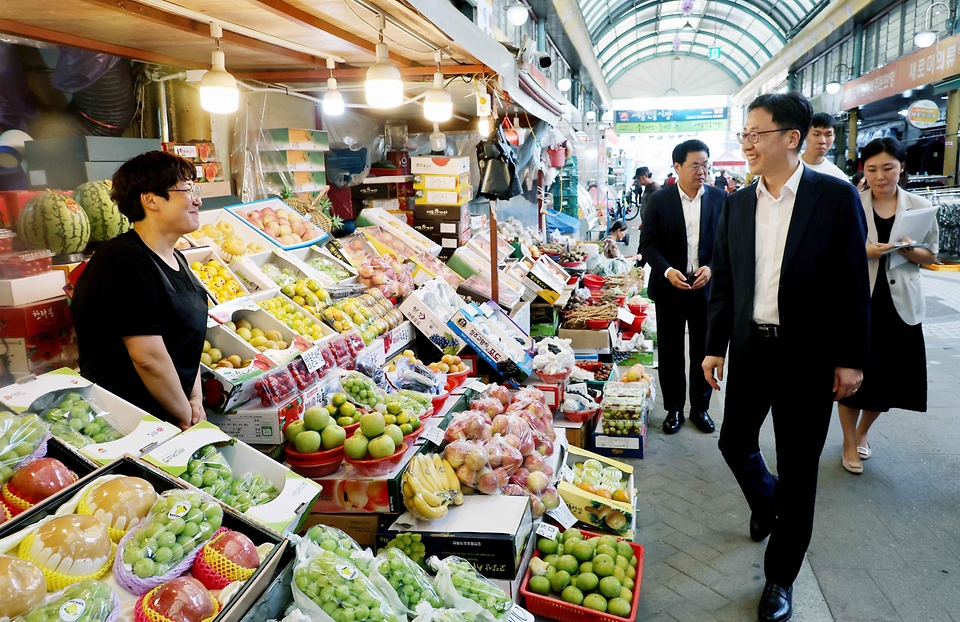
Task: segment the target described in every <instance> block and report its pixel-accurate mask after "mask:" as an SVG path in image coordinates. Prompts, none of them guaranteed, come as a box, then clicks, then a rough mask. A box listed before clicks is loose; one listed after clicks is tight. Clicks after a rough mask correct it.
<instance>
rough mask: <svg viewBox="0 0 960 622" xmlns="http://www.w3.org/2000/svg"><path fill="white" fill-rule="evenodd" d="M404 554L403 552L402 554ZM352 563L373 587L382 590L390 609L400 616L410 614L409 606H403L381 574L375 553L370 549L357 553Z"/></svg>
mask: <svg viewBox="0 0 960 622" xmlns="http://www.w3.org/2000/svg"><path fill="white" fill-rule="evenodd" d="M402 553H403V552H402V551H401V554H402ZM350 561H352V562H353V563H354V565H356V567H357V569H358V570H359V571H360V572H362V573H363V574H364V575H365V576H366V577H367V578H368V579H370V582H371V583H373V585H374V586H375V587H376V588H377V589H378V590H380V593H381V594H383V597H384V598H385V599H386V602H387V604H388V605H390V607H391V608H392V609H393V610H394V611H396V612H397V614H398V615H404V616H405V615H407V614H409V613H410V610H409V609H407V606H406V605H404V604H403V601H402V600H400V595H399V594H398V593H397V590H396V589H395V588H394V587H393V585H391V584H390V582H389V581H387V579H385V578H384V576H383V575H382V574H380V570H379V564H378V563H377V558H376V557H374V556H373V553H371V552H370V550H369V549H367V550H363V551H359V552H355V553H353V554H352V555H351V556H350Z"/></svg>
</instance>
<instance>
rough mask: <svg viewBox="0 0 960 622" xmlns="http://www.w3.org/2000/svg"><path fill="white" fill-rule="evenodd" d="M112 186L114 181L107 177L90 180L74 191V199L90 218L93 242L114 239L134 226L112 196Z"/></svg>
mask: <svg viewBox="0 0 960 622" xmlns="http://www.w3.org/2000/svg"><path fill="white" fill-rule="evenodd" d="M112 187H113V182H111V181H110V180H109V179H107V180H104V181H88V182H87V183H85V184H82V185H80V186H78V187H77V189H76V190H74V191H73V200H74V201H76V202H77V203H79V204H80V207H82V208H83V211H84V212H86V214H87V218H88V219H90V240H91V241H93V242H106V241H107V240H112V239H113V238H115V237H117V236H118V235H120V234H121V233H124V232H125V231H129V230H130V228H131V227H132V225H131V224H130V221H129V220H127V217H126V216H124V215H123V214H122V213H120V209H119V208H118V207H117V204H116V203H114V202H113V199H111V198H110V189H111V188H112Z"/></svg>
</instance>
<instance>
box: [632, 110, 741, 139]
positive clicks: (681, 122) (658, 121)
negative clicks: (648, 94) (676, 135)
mask: <svg viewBox="0 0 960 622" xmlns="http://www.w3.org/2000/svg"><path fill="white" fill-rule="evenodd" d="M728 112H729V109H728V108H701V109H697V110H618V111H617V112H616V113H615V117H614V119H615V120H614V129H616V131H617V133H618V134H654V133H660V132H695V131H703V130H726V129H727V128H729V126H730V117H729V114H728Z"/></svg>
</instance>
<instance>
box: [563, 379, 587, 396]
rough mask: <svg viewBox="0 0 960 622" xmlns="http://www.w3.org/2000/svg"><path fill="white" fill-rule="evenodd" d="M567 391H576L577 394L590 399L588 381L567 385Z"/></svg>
mask: <svg viewBox="0 0 960 622" xmlns="http://www.w3.org/2000/svg"><path fill="white" fill-rule="evenodd" d="M567 393H576V394H577V395H580V396H583V397H585V398H587V399H590V392H589V391H588V390H587V383H586V382H578V383H576V384H568V385H567Z"/></svg>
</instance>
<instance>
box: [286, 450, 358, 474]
mask: <svg viewBox="0 0 960 622" xmlns="http://www.w3.org/2000/svg"><path fill="white" fill-rule="evenodd" d="M283 451H284V454H285V456H284V457H285V459H286V461H287V464H289V465H290V468H291V469H293V472H294V473H297V474H299V475H302V476H304V477H309V478H316V477H325V476H327V475H330V474H331V473H335V472H336V470H337V469H339V468H340V465H341V464H342V463H343V458H344V453H343V447H337V448H336V449H328V450H326V451H317V452H314V453H309V454H304V453H300V452H299V451H297V450H296V449H294V448H293V447H291V445H290V444H289V443H287V445H286V446H285V447H284V450H283Z"/></svg>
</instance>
